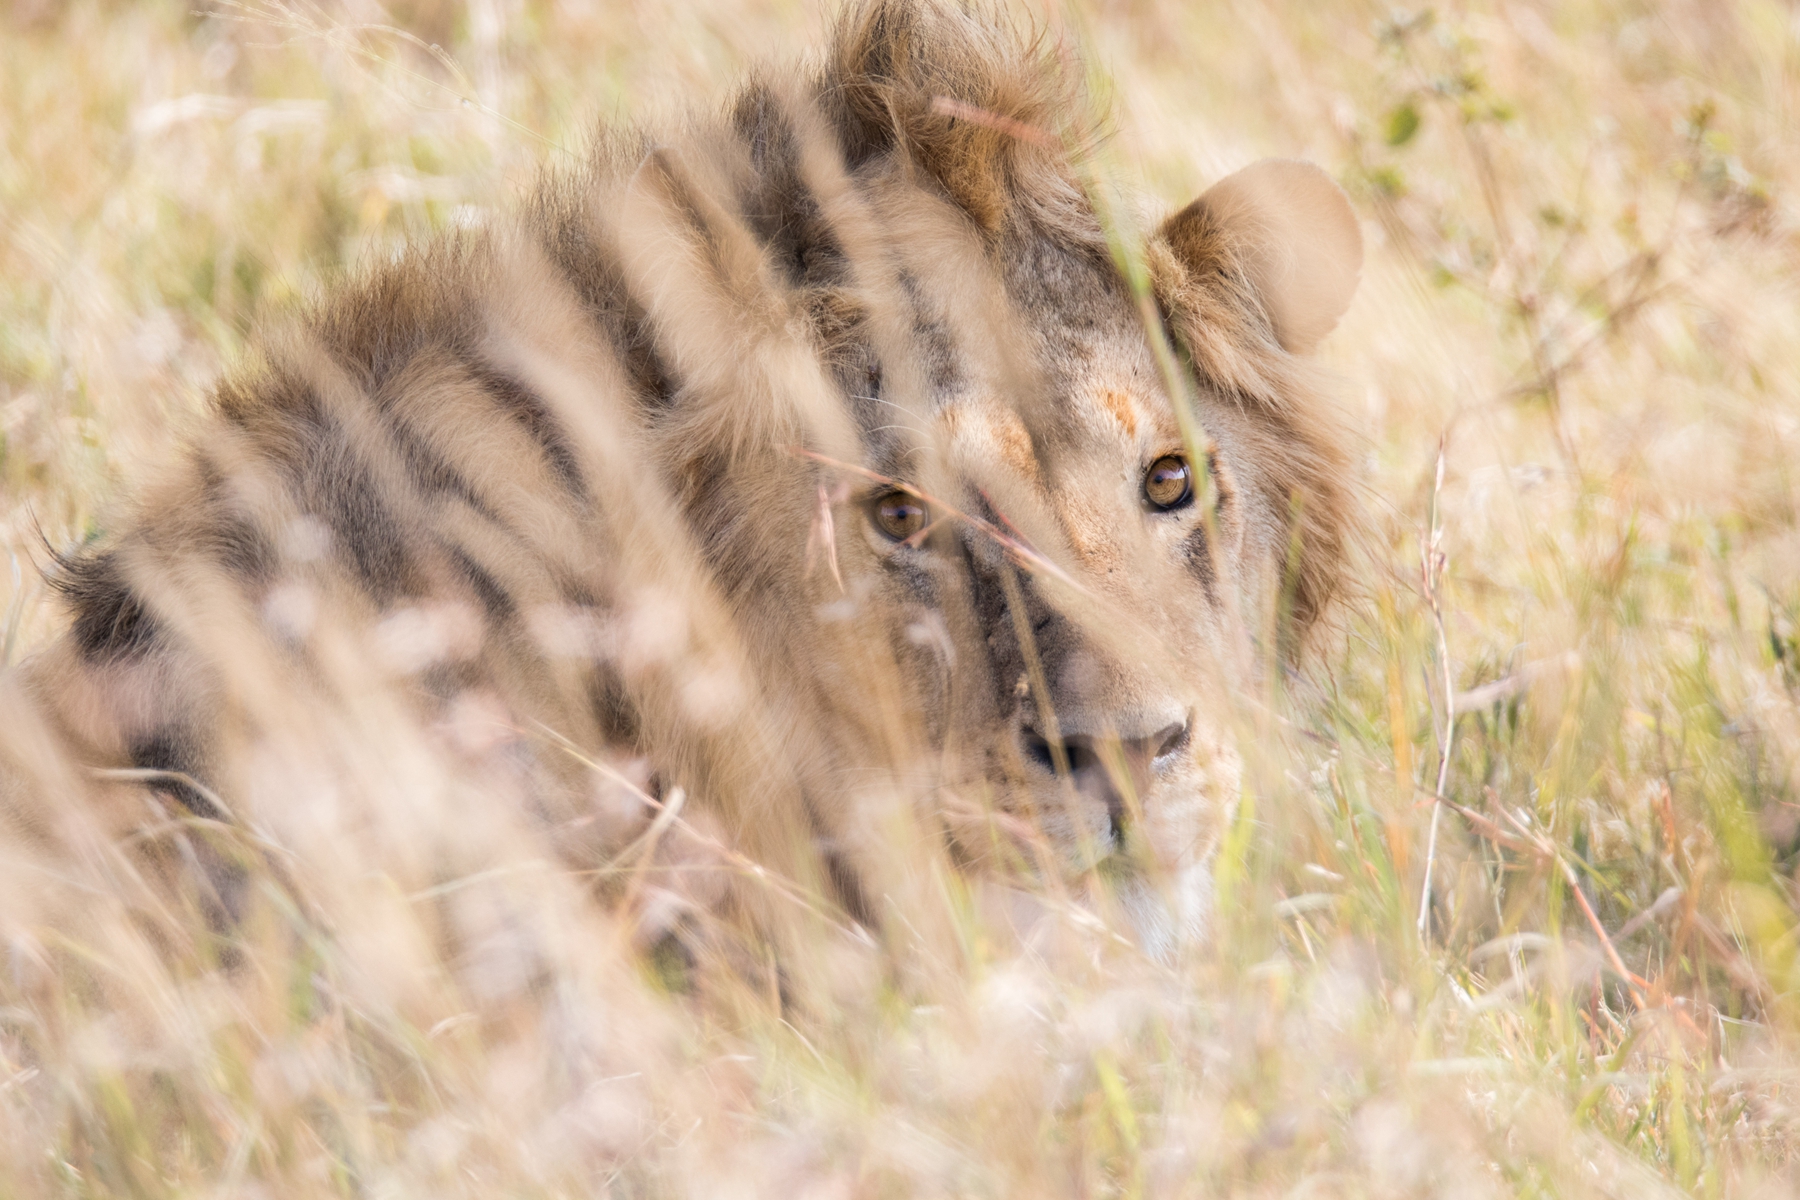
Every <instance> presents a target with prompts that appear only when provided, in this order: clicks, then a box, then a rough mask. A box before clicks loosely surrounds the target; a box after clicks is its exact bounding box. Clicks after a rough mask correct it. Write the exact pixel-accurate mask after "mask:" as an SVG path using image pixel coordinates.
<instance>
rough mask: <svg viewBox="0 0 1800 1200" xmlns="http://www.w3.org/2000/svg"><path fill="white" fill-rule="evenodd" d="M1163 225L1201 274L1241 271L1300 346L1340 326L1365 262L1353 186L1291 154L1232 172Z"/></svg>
mask: <svg viewBox="0 0 1800 1200" xmlns="http://www.w3.org/2000/svg"><path fill="white" fill-rule="evenodd" d="M1162 235H1163V237H1164V239H1165V240H1166V241H1167V242H1168V245H1169V248H1170V249H1171V250H1173V251H1174V252H1175V255H1176V257H1177V258H1179V259H1181V260H1182V262H1183V264H1184V265H1185V266H1186V267H1187V268H1188V270H1189V271H1191V272H1194V273H1195V274H1197V275H1199V276H1201V277H1205V276H1207V275H1212V274H1215V273H1225V274H1236V273H1238V272H1241V273H1242V275H1243V276H1244V277H1245V282H1247V283H1248V284H1249V286H1250V287H1251V289H1252V290H1253V291H1254V292H1255V293H1256V295H1257V298H1258V299H1259V300H1260V301H1261V302H1262V305H1263V307H1264V309H1265V310H1266V311H1267V312H1268V314H1269V319H1270V320H1271V321H1272V322H1273V324H1274V327H1275V336H1276V338H1277V339H1278V340H1279V341H1280V342H1281V344H1282V346H1283V347H1284V348H1285V349H1287V350H1289V351H1291V352H1292V353H1295V354H1305V353H1306V352H1308V351H1309V350H1311V349H1312V348H1313V347H1314V346H1316V345H1317V344H1318V342H1319V339H1320V338H1322V337H1324V336H1325V335H1326V334H1328V333H1330V332H1331V329H1332V327H1333V326H1334V325H1336V324H1337V323H1338V318H1339V317H1341V316H1343V315H1344V310H1345V309H1347V308H1349V307H1350V298H1351V296H1353V295H1354V294H1355V293H1356V281H1357V276H1358V275H1359V274H1361V272H1362V256H1363V251H1362V230H1361V228H1360V227H1359V226H1358V225H1357V222H1356V214H1355V213H1354V212H1352V211H1351V209H1350V201H1349V200H1348V199H1347V198H1346V197H1345V196H1344V192H1343V189H1341V188H1340V187H1338V185H1337V184H1335V183H1333V182H1332V180H1331V177H1330V176H1329V175H1327V174H1325V172H1323V171H1321V170H1320V169H1319V168H1318V167H1315V166H1313V164H1311V163H1308V162H1300V161H1298V160H1296V159H1291V158H1265V159H1263V160H1262V161H1261V162H1258V163H1252V164H1251V165H1250V166H1247V167H1245V168H1244V169H1243V170H1241V171H1239V172H1237V173H1236V174H1234V175H1227V176H1226V177H1225V178H1224V179H1221V180H1220V181H1219V182H1218V183H1215V184H1214V185H1213V186H1212V187H1210V188H1208V189H1207V190H1206V193H1205V194H1204V195H1202V196H1201V197H1200V198H1199V199H1198V200H1196V201H1194V202H1193V203H1192V204H1190V205H1188V206H1187V207H1186V208H1184V209H1182V210H1181V211H1180V212H1178V213H1176V214H1175V215H1174V216H1172V217H1170V218H1169V220H1168V221H1167V223H1165V224H1164V225H1163V229H1162ZM1232 267H1235V268H1236V270H1235V271H1233V270H1232V269H1231V268H1232Z"/></svg>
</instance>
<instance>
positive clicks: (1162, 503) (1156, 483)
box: [1144, 454, 1194, 512]
mask: <svg viewBox="0 0 1800 1200" xmlns="http://www.w3.org/2000/svg"><path fill="white" fill-rule="evenodd" d="M1144 499H1145V500H1147V501H1149V502H1150V507H1151V508H1154V509H1158V510H1160V511H1162V512H1168V511H1170V510H1171V509H1176V508H1181V507H1183V506H1185V505H1187V504H1189V503H1192V501H1193V499H1194V471H1193V468H1192V467H1189V466H1188V461H1187V459H1185V458H1183V457H1181V456H1180V455H1179V454H1167V455H1164V456H1163V457H1162V458H1159V459H1157V460H1156V461H1155V462H1153V463H1151V464H1150V470H1149V473H1147V474H1146V475H1145V476H1144Z"/></svg>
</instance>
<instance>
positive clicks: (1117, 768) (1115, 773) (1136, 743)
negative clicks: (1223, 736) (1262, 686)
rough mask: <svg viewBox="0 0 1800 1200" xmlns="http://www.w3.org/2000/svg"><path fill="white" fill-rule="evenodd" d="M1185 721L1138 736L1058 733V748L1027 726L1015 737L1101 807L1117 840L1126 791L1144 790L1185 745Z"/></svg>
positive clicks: (1037, 759)
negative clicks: (1151, 778)
mask: <svg viewBox="0 0 1800 1200" xmlns="http://www.w3.org/2000/svg"><path fill="white" fill-rule="evenodd" d="M1190 724H1191V720H1189V719H1183V720H1181V721H1176V722H1174V723H1172V724H1169V725H1166V726H1164V727H1163V728H1161V729H1159V730H1157V731H1156V732H1155V733H1153V734H1150V735H1149V736H1148V737H1138V738H1122V737H1113V736H1095V735H1092V734H1086V733H1070V734H1065V735H1063V737H1062V739H1061V745H1060V747H1059V746H1058V745H1057V744H1056V743H1053V742H1052V741H1051V740H1050V739H1049V738H1047V737H1045V736H1044V735H1043V734H1042V733H1040V732H1039V731H1038V730H1036V729H1033V728H1031V727H1029V726H1027V727H1025V728H1024V729H1022V730H1020V737H1021V740H1022V742H1023V745H1024V750H1025V757H1026V758H1028V759H1030V760H1031V761H1032V762H1034V763H1036V764H1037V765H1038V766H1040V767H1042V768H1044V769H1045V770H1046V771H1049V772H1051V773H1052V774H1055V775H1058V776H1061V775H1063V774H1065V772H1066V774H1067V777H1068V779H1069V781H1070V782H1071V783H1073V784H1074V785H1075V791H1076V792H1077V793H1078V794H1079V795H1082V796H1085V797H1088V798H1090V799H1093V800H1098V801H1101V802H1103V803H1104V804H1105V805H1106V812H1107V817H1108V819H1109V821H1110V824H1111V831H1112V835H1113V838H1114V840H1115V841H1117V840H1119V837H1120V835H1121V834H1122V833H1123V830H1124V825H1125V817H1126V809H1127V807H1128V806H1127V804H1126V791H1125V790H1126V789H1127V788H1129V789H1130V790H1131V792H1132V793H1133V795H1134V796H1136V795H1141V794H1142V793H1143V791H1144V788H1145V786H1146V785H1147V784H1148V783H1149V782H1150V776H1151V775H1152V774H1153V773H1154V772H1155V771H1157V770H1158V769H1160V768H1161V767H1162V766H1164V765H1165V764H1166V763H1167V762H1168V761H1169V760H1170V759H1171V758H1172V757H1173V756H1174V755H1175V754H1176V753H1177V752H1179V751H1180V750H1181V748H1182V747H1183V746H1184V745H1186V744H1187V740H1188V731H1189V726H1190ZM1059 749H1060V753H1059ZM1109 760H1110V761H1109Z"/></svg>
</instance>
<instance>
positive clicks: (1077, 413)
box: [934, 379, 1178, 576]
mask: <svg viewBox="0 0 1800 1200" xmlns="http://www.w3.org/2000/svg"><path fill="white" fill-rule="evenodd" d="M1167 410H1168V405H1167V403H1166V402H1164V401H1163V400H1162V399H1161V397H1160V396H1158V395H1155V394H1150V395H1146V394H1145V391H1144V389H1143V388H1142V387H1141V385H1135V384H1134V383H1133V382H1132V381H1130V380H1118V379H1111V380H1094V381H1085V382H1083V383H1081V384H1079V385H1076V386H1072V387H1069V388H1067V389H1064V390H1059V391H1058V393H1057V394H1056V395H1054V396H1053V397H1052V398H1049V399H1044V400H1042V401H1041V402H1037V403H1031V402H1027V401H1020V402H1017V403H1011V402H1008V401H1007V400H1005V399H1002V398H1000V397H998V396H992V395H988V396H973V395H972V396H965V397H963V398H962V399H961V400H960V401H959V402H958V403H955V404H950V405H946V406H944V407H943V408H941V409H939V410H938V412H937V413H936V414H935V417H934V419H935V421H936V423H937V427H938V432H939V436H940V442H939V446H940V448H941V449H942V450H943V451H944V452H945V453H946V455H947V458H948V461H949V463H950V464H951V465H952V466H953V468H954V469H955V471H956V472H957V473H958V474H959V475H960V476H961V477H962V479H963V481H964V484H965V486H969V487H970V490H971V495H970V497H969V498H970V499H971V500H974V499H975V496H974V494H973V493H974V490H975V488H977V487H983V488H985V487H986V486H988V485H989V484H991V483H992V481H994V480H995V479H996V477H997V476H998V477H1004V478H1005V479H1006V480H1008V481H1009V486H1007V487H1006V488H1005V489H1004V490H1005V491H1007V492H1011V493H1012V494H1013V495H1014V496H1018V495H1020V493H1018V492H1016V491H1014V490H1013V489H1014V488H1015V487H1020V486H1022V487H1023V488H1024V489H1025V494H1027V495H1029V496H1030V497H1031V500H1030V501H1029V502H1027V507H1028V508H1035V509H1036V510H1037V511H1038V512H1041V513H1043V514H1044V515H1045V516H1047V517H1049V518H1050V519H1051V520H1052V522H1053V524H1054V526H1055V534H1054V535H1053V537H1054V541H1055V543H1056V544H1058V545H1060V546H1062V547H1064V548H1065V550H1066V552H1067V553H1069V554H1071V555H1072V556H1073V558H1074V562H1075V564H1077V565H1079V566H1080V567H1081V568H1082V569H1083V570H1084V571H1086V572H1090V573H1092V574H1095V575H1098V576H1107V575H1109V574H1113V573H1115V572H1116V571H1117V569H1118V568H1120V567H1122V566H1124V565H1125V564H1126V562H1127V560H1128V558H1129V557H1130V551H1129V547H1130V545H1131V544H1132V543H1133V542H1134V538H1133V537H1132V536H1131V535H1132V531H1133V529H1134V526H1133V525H1132V524H1131V523H1130V522H1129V521H1128V520H1127V519H1126V518H1127V517H1128V516H1130V515H1135V514H1136V512H1137V509H1136V506H1135V505H1134V503H1133V499H1134V497H1135V495H1136V485H1137V482H1138V478H1139V476H1140V475H1141V473H1142V472H1143V470H1144V468H1145V466H1146V465H1147V463H1148V462H1149V461H1150V459H1151V458H1152V457H1153V456H1154V455H1156V454H1159V453H1166V452H1167V451H1168V450H1169V449H1171V448H1173V446H1174V445H1175V444H1177V441H1178V431H1177V428H1176V426H1175V424H1174V420H1173V417H1172V415H1171V414H1170V413H1169V412H1168V411H1167ZM984 481H987V482H986V483H984ZM987 500H988V501H989V502H990V503H991V502H996V501H1000V500H1001V498H1000V497H999V496H991V497H987ZM1002 507H1004V502H1002ZM1013 518H1017V519H1020V520H1023V517H1022V515H1021V514H1019V513H1017V512H1015V513H1012V514H1009V518H1008V519H1009V520H1010V519H1013ZM1041 532H1049V531H1048V530H1042V531H1041Z"/></svg>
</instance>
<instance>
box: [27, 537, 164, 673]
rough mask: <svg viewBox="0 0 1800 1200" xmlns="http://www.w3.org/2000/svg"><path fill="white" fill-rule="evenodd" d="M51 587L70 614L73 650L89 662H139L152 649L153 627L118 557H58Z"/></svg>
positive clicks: (112, 553)
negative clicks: (73, 616)
mask: <svg viewBox="0 0 1800 1200" xmlns="http://www.w3.org/2000/svg"><path fill="white" fill-rule="evenodd" d="M50 582H51V585H52V586H53V587H55V588H56V590H57V591H58V592H60V593H61V594H62V596H63V599H64V603H66V604H67V605H68V606H69V608H70V609H71V610H72V611H73V612H74V614H75V620H74V626H73V633H74V636H75V644H76V646H77V647H78V648H79V649H80V651H81V655H82V657H83V658H85V659H87V660H88V661H89V662H95V663H110V662H117V661H121V660H128V659H135V658H139V657H142V656H143V655H144V654H145V653H146V652H147V651H148V650H149V649H150V648H151V647H152V646H154V645H156V643H157V640H158V636H159V635H158V630H157V626H156V622H155V620H154V619H153V618H152V617H151V616H150V613H149V610H148V609H146V608H145V606H144V602H143V601H142V600H140V599H139V598H138V596H137V594H136V593H135V592H134V591H133V590H132V587H131V585H130V583H128V582H127V581H126V579H125V576H124V573H123V571H122V570H121V569H120V566H119V556H118V554H117V552H115V551H111V550H107V551H102V552H100V553H83V552H77V553H75V554H71V555H58V556H57V558H56V566H55V569H54V570H53V571H52V572H51V575H50Z"/></svg>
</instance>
